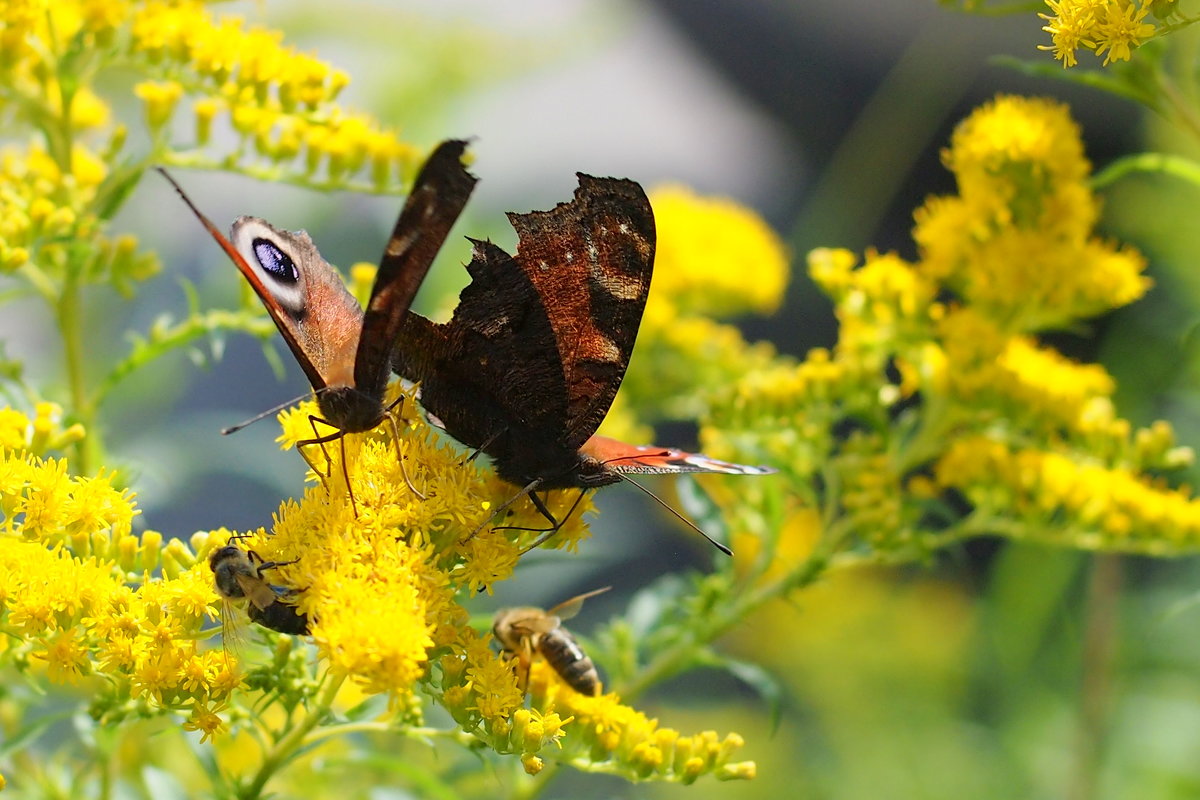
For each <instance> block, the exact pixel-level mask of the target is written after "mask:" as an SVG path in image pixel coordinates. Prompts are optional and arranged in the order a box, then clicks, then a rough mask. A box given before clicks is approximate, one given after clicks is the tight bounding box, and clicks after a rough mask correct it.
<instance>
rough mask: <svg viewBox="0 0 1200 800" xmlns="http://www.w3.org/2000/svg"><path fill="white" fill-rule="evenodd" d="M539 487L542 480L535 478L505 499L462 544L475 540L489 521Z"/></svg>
mask: <svg viewBox="0 0 1200 800" xmlns="http://www.w3.org/2000/svg"><path fill="white" fill-rule="evenodd" d="M541 485H542V479H541V478H536V479H534V480H533V481H531V482H530V483H529V484H528V485H527V486H525V488H523V489H521V491H519V492H517V493H516V494H514V495H513V496H512V497H510V498H508V499H507V500H505V501H504V502H503V503H501V504H500V505H498V506H496V510H495V511H493V512H492V514H491V516H489V517H488V518H487V519H485V520H484V521H483V522H481V523H479V524H478V525H477V526H475V530H473V531H471V532H470V533H468V534H467V535H466V536H465V537H464V538H463V542H469V541H471V540H472V539H474V538H475V536H476V535H477V534H478V533H479V532H480V531H481V530H483V529H484V528H486V527H487V526H488V524H489V523H491V521H492V520H494V519H495V518H496V517H498V516H500V513H501V512H503V511H504V510H505V509H507V508H508V507H509V506H511V505H512V504H513V503H515V502H517V501H518V500H520V499H521V498H522V497H524V496H525V495H527V494H529V493H530V492H532V491H533V490H535V489H537V487H539V486H541ZM551 519H553V517H551Z"/></svg>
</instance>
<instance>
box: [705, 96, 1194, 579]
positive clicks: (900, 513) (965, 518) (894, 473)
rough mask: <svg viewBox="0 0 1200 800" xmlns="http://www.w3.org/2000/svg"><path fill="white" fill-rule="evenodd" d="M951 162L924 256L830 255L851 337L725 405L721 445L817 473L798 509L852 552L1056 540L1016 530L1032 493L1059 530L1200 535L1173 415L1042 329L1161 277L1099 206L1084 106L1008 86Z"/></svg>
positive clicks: (718, 415)
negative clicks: (1123, 393)
mask: <svg viewBox="0 0 1200 800" xmlns="http://www.w3.org/2000/svg"><path fill="white" fill-rule="evenodd" d="M944 162H945V164H946V165H947V166H948V167H949V168H950V169H951V170H953V171H954V174H955V177H956V178H957V181H958V185H959V189H960V192H959V194H958V195H956V196H953V197H937V198H932V199H930V200H929V201H928V202H926V204H925V205H924V206H923V207H922V208H921V209H920V210H919V211H918V212H917V214H916V227H915V229H914V238H915V239H916V241H917V243H918V245H919V247H920V251H919V253H920V257H919V258H918V259H917V260H916V261H914V262H908V261H906V260H904V259H902V258H900V257H898V256H896V255H894V254H880V253H876V252H868V253H867V255H866V258H865V261H864V263H862V264H861V265H860V264H857V263H856V262H857V259H856V257H855V256H854V255H853V254H851V253H848V252H846V251H840V250H816V251H813V252H812V253H811V254H810V256H809V268H810V272H811V274H812V276H813V279H814V280H815V282H816V283H817V284H818V285H819V286H820V287H821V288H822V289H823V290H824V291H825V292H826V293H828V294H829V295H830V296H831V297H832V298H833V300H834V303H835V310H836V313H837V317H838V321H839V323H840V326H841V327H840V335H839V341H838V344H837V347H836V348H835V349H834V350H833V351H832V352H829V351H825V350H815V351H813V352H812V353H810V354H809V356H808V358H807V359H806V360H805V361H804V362H803V363H802V364H800V365H799V366H798V367H795V366H791V365H787V364H783V363H779V364H773V365H772V366H771V367H770V368H767V369H754V370H752V371H750V372H749V373H748V374H746V375H745V376H744V377H743V378H741V379H740V380H739V381H738V382H737V384H736V386H735V388H734V390H733V391H731V392H729V393H728V394H727V395H725V396H723V397H721V398H720V401H719V402H718V403H717V404H716V405H715V407H714V408H713V409H712V415H711V417H710V418H709V419H708V420H707V421H706V425H705V427H704V429H703V440H704V446H705V449H706V451H710V452H712V453H713V454H714V455H716V456H718V457H731V456H732V455H733V454H737V453H753V454H755V457H757V458H761V460H763V461H764V462H766V463H771V464H774V465H777V466H780V467H781V468H783V470H784V472H785V473H786V474H788V475H789V476H791V477H793V479H794V480H795V481H796V483H797V485H798V486H799V487H800V491H799V492H798V493H797V495H796V496H795V497H794V498H790V499H786V500H784V501H783V502H784V503H785V504H786V505H785V510H786V516H787V518H793V517H795V516H796V515H797V514H799V513H800V512H801V511H802V509H803V508H804V507H807V508H809V509H819V510H821V512H822V513H823V514H824V518H823V520H822V527H823V528H824V529H825V530H826V531H829V530H832V531H835V532H836V536H837V538H836V540H835V543H836V544H835V543H828V544H829V545H830V546H831V547H833V546H838V547H846V546H854V545H856V544H857V545H860V546H864V548H869V549H870V550H871V551H875V552H878V553H881V554H887V555H889V556H896V557H901V558H908V557H914V556H919V555H920V554H922V553H924V552H927V551H928V549H929V548H931V547H936V546H938V545H940V544H941V543H943V542H944V541H945V540H946V538H947V537H948V536H955V535H959V536H965V535H971V534H975V533H979V532H981V531H983V530H988V527H987V526H988V524H993V526H994V528H993V529H994V530H995V531H998V532H1012V533H1013V535H1035V534H1034V533H1032V532H1029V529H1030V528H1031V527H1032V525H1033V520H1032V519H1024V520H1023V522H1022V524H1023V526H1024V527H1023V528H1022V529H1021V533H1019V534H1018V533H1016V532H1015V531H1014V529H1011V528H1008V527H1005V526H1004V525H1003V524H1001V523H1002V522H1003V512H1004V509H1005V507H1006V506H1005V502H1016V501H1017V500H1019V501H1020V503H1021V504H1023V507H1030V508H1033V507H1036V508H1038V509H1040V510H1041V511H1042V512H1045V513H1044V514H1043V515H1042V516H1040V517H1039V518H1038V520H1037V522H1038V523H1039V524H1040V525H1041V528H1040V530H1039V531H1038V532H1037V534H1036V535H1038V536H1039V537H1040V538H1041V539H1043V540H1044V541H1059V542H1062V543H1064V544H1076V543H1078V542H1082V541H1085V540H1086V541H1089V542H1091V544H1090V546H1104V547H1109V548H1120V549H1135V550H1143V551H1145V550H1152V549H1154V548H1155V547H1160V548H1172V547H1173V548H1177V549H1178V548H1184V547H1195V546H1197V545H1200V541H1193V539H1194V537H1193V535H1192V534H1191V532H1190V531H1191V526H1192V523H1191V521H1190V517H1189V516H1188V514H1190V509H1191V506H1192V500H1191V499H1190V498H1189V497H1188V496H1187V495H1186V493H1183V492H1180V491H1178V490H1173V489H1170V488H1169V487H1167V486H1165V485H1159V484H1156V483H1153V482H1151V481H1149V480H1148V479H1147V478H1146V477H1145V473H1146V471H1149V470H1154V471H1158V470H1165V469H1172V468H1177V467H1179V466H1180V465H1183V464H1186V463H1188V462H1189V461H1190V459H1191V454H1190V451H1187V450H1185V449H1181V448H1178V447H1175V446H1174V443H1173V436H1172V434H1171V432H1170V428H1169V426H1166V425H1165V424H1158V425H1155V426H1152V427H1151V428H1149V429H1145V430H1138V431H1135V430H1133V427H1132V426H1131V425H1130V424H1129V422H1128V421H1126V420H1124V419H1121V418H1120V417H1118V416H1117V413H1116V410H1115V407H1114V404H1113V401H1112V397H1113V394H1114V392H1115V390H1116V386H1115V382H1114V381H1113V379H1112V377H1111V376H1110V375H1109V374H1108V373H1107V372H1106V371H1105V370H1104V369H1103V368H1102V367H1100V366H1098V365H1090V364H1078V363H1075V362H1073V361H1071V360H1069V359H1067V358H1065V357H1064V356H1062V355H1061V354H1059V353H1058V352H1056V351H1054V350H1053V349H1051V348H1049V347H1046V346H1045V345H1043V344H1040V343H1039V342H1038V341H1037V340H1036V339H1035V338H1034V336H1033V334H1036V333H1038V332H1040V331H1043V330H1045V329H1047V328H1053V327H1066V326H1071V325H1078V323H1079V321H1080V320H1082V319H1085V318H1087V317H1089V316H1092V315H1094V314H1097V313H1100V312H1103V311H1106V310H1108V309H1111V308H1115V307H1118V306H1121V305H1124V304H1126V303H1129V302H1132V301H1133V300H1135V299H1137V298H1138V297H1140V296H1141V295H1142V294H1143V293H1144V292H1145V291H1146V290H1147V289H1148V287H1149V281H1148V280H1147V279H1146V278H1145V277H1144V275H1143V274H1142V271H1143V269H1144V266H1145V265H1144V260H1143V259H1142V257H1141V256H1140V255H1139V254H1138V253H1136V252H1134V251H1133V250H1131V249H1128V248H1119V247H1117V246H1116V245H1114V244H1111V243H1108V242H1103V241H1101V240H1099V239H1097V238H1096V237H1095V236H1094V234H1093V226H1094V224H1095V222H1096V220H1097V216H1098V212H1097V208H1098V203H1097V201H1096V199H1095V198H1094V197H1093V195H1092V194H1091V191H1090V190H1089V188H1088V186H1087V179H1088V170H1089V167H1088V163H1087V161H1086V159H1084V157H1083V147H1082V143H1081V141H1080V138H1079V130H1078V127H1077V126H1076V125H1075V124H1074V122H1072V120H1071V119H1070V117H1069V115H1068V113H1067V111H1066V109H1065V108H1064V107H1062V106H1060V105H1058V104H1055V103H1053V102H1051V101H1048V100H1029V99H1024V98H1018V97H1004V96H1002V97H998V98H996V99H995V100H994V101H993V102H991V103H988V104H986V105H985V106H983V107H982V108H980V109H979V110H977V111H976V112H975V113H973V114H972V115H971V116H970V117H969V118H968V119H967V120H965V121H964V122H963V123H962V124H961V125H959V127H958V129H957V130H956V131H955V133H954V136H953V139H952V142H951V147H950V148H949V149H948V150H947V151H946V152H945V153H944ZM963 442H968V443H970V446H969V447H968V446H966V445H964V444H963ZM984 443H987V444H988V446H989V447H991V448H992V450H987V451H985V452H981V450H982V449H983V446H984ZM996 452H1000V453H1007V454H1009V455H1008V457H1007V460H1006V459H1005V458H1002V456H1001V455H997V454H996ZM1018 454H1019V457H1018ZM972 458H974V459H976V461H975V466H974V467H973V468H970V469H968V464H969V463H970V462H971V459H972ZM931 471H936V474H937V478H936V480H935V479H931V478H930V474H931ZM1089 486H1090V487H1091V488H1087V487H1089ZM748 491H751V492H753V491H761V490H759V489H758V487H757V486H756V487H750V488H749V489H748ZM947 494H954V495H956V497H947V496H946V495H947ZM962 497H966V498H967V500H968V501H969V502H970V503H971V504H972V507H971V508H969V509H965V510H963V509H961V505H962V503H961V498H962ZM1084 498H1086V501H1085V499H1084ZM760 499H762V498H760ZM766 499H768V500H769V499H770V498H766ZM946 501H950V502H946ZM1054 509H1060V510H1061V511H1062V516H1055V515H1054V514H1053V513H1051V512H1052V511H1053V510H1054ZM1068 515H1069V516H1070V517H1071V524H1070V525H1068V524H1067V523H1066V522H1065V521H1063V520H1064V519H1065V517H1066V516H1068ZM1058 522H1062V524H1060V525H1057V526H1056V523H1058ZM1089 537H1091V538H1089ZM1154 542H1157V544H1153V543H1154Z"/></svg>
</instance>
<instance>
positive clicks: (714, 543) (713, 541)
mask: <svg viewBox="0 0 1200 800" xmlns="http://www.w3.org/2000/svg"><path fill="white" fill-rule="evenodd" d="M616 474H617V475H620V476H621V480H623V481H626V482H627V483H631V484H633V485H634V486H636V487H637V488H639V489H641V490H642V492H643V493H644V494H645V495H646V496H647V497H649V498H650V499H652V500H653V501H654V502H656V503H658V504H659V505H660V506H662V507H663V508H665V509H666V510H667V511H670V512H671V513H672V514H674V515H675V517H676V518H677V519H679V520H680V521H681V522H683V524H684V525H687V526H688V527H689V528H691V529H692V530H694V531H695V532H696V533H698V534H700V535H701V536H703V537H704V538H705V539H708V543H709V544H711V545H712V546H713V547H715V548H717V549H718V550H720V551H721V552H722V553H724V554H725V555H727V556H732V555H733V551H732V550H730V549H729V548H728V547H726V546H725V545H723V544H721V543H720V542H718V541H717V540H716V539H714V538H712V537H711V536H709V535H708V534H707V533H705V532H704V531H702V530H700V528H698V527H697V526H696V523H694V522H692V521H691V520H690V519H688V518H687V517H685V516H684V515H683V514H680V513H679V512H678V511H676V510H675V509H673V508H671V506H670V505H669V504H668V503H667V502H666V501H665V500H663V499H662V498H661V497H659V496H658V495H656V494H655V493H654V492H652V491H650V490H649V489H647V488H646V487H645V486H642V485H641V484H640V483H638V482H637V481H635V480H634V479H633V478H630V477H629V476H628V475H622V474H621V473H619V472H618V473H616Z"/></svg>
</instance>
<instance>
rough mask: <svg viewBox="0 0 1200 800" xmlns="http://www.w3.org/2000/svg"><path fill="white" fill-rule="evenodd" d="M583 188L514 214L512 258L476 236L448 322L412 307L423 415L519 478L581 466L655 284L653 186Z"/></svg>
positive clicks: (405, 345)
mask: <svg viewBox="0 0 1200 800" xmlns="http://www.w3.org/2000/svg"><path fill="white" fill-rule="evenodd" d="M579 183H580V185H579V188H578V189H577V190H576V192H575V198H574V199H573V200H572V201H571V202H569V203H562V204H560V205H558V206H557V207H556V208H554V209H553V210H551V211H545V212H532V213H529V214H510V215H509V219H510V221H511V222H512V224H513V227H514V228H515V229H516V231H517V234H518V237H519V240H518V246H517V253H516V255H515V256H510V255H508V254H507V253H505V252H504V250H502V249H501V248H499V247H498V246H496V245H494V244H492V243H490V242H480V241H476V242H474V245H475V247H474V252H473V254H472V258H471V262H470V263H469V264H468V265H467V270H468V272H469V273H470V275H471V283H470V284H469V285H468V286H467V287H466V288H465V289H463V291H462V294H461V295H460V296H459V304H458V307H457V308H456V309H455V312H454V316H453V317H452V318H451V320H450V322H448V323H445V324H443V325H438V324H436V323H431V322H429V321H428V320H425V319H424V318H422V317H419V316H417V315H415V314H409V316H408V319H406V320H405V324H404V327H403V329H402V331H401V334H400V344H399V347H398V349H397V352H396V354H395V356H394V358H395V362H394V367H395V369H396V370H397V371H398V372H399V373H400V374H401V375H403V376H404V377H406V378H408V379H410V380H414V381H420V382H421V403H422V405H424V406H425V408H426V410H427V411H429V413H430V414H432V415H433V416H435V417H436V418H438V419H440V420H441V422H442V423H443V424H444V425H445V428H446V430H447V431H449V432H450V434H451V435H453V436H454V438H456V439H458V440H459V441H460V442H462V443H463V444H466V445H467V446H469V447H474V448H479V449H483V450H484V451H485V452H487V453H488V454H489V455H491V456H492V458H493V459H494V460H495V462H496V465H497V468H498V470H499V472H500V474H501V477H504V478H505V479H506V480H510V481H511V482H514V483H518V484H523V483H525V482H527V481H528V480H530V479H533V478H543V479H547V480H557V479H559V478H562V477H565V476H566V475H567V474H570V473H572V471H573V470H574V469H575V468H576V465H577V464H578V458H579V456H578V447H579V445H580V444H582V443H583V442H584V441H585V440H586V439H587V437H588V436H590V435H591V433H592V432H593V431H594V430H595V429H596V428H597V427H598V426H599V424H600V422H601V420H602V419H603V418H604V415H605V414H606V413H607V412H608V408H609V406H610V405H611V404H612V400H613V397H614V396H615V395H616V392H617V388H618V387H619V386H620V383H621V379H622V377H624V374H625V366H626V364H627V363H628V360H629V354H630V352H631V351H632V349H633V343H634V340H635V339H636V337H637V329H638V325H639V323H640V321H641V315H642V310H643V308H644V306H645V300H646V293H647V292H648V291H649V286H650V271H651V269H652V268H653V258H654V221H653V213H652V211H651V209H650V204H649V201H648V200H647V199H646V195H645V193H644V192H643V191H642V189H641V187H640V186H638V185H637V184H636V183H634V182H632V181H627V180H618V179H613V178H591V177H588V176H586V175H580V176H579ZM567 485H574V484H573V482H572V481H570V480H568V481H567Z"/></svg>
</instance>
